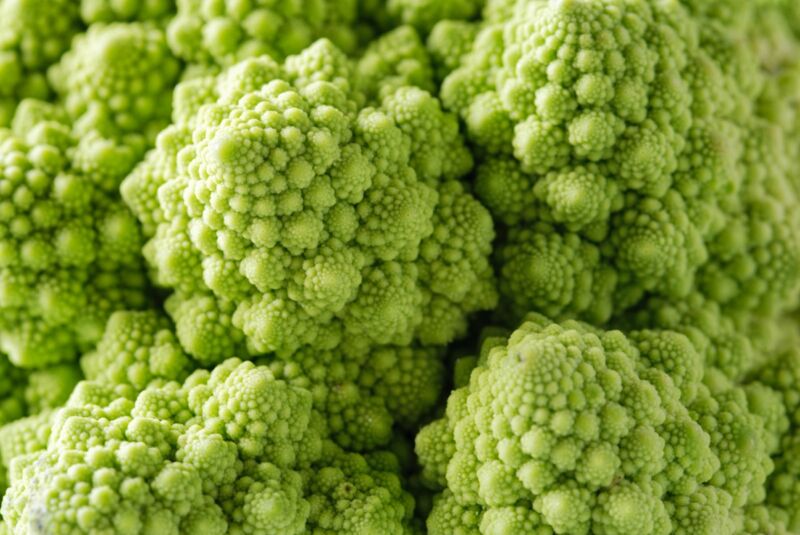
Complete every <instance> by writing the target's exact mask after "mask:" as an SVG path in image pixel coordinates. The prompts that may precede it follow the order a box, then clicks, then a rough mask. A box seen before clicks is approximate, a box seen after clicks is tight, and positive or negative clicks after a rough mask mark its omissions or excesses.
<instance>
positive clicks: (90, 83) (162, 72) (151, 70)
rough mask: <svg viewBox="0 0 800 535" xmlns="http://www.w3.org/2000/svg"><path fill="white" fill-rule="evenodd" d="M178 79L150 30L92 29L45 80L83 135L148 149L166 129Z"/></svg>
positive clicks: (154, 29)
mask: <svg viewBox="0 0 800 535" xmlns="http://www.w3.org/2000/svg"><path fill="white" fill-rule="evenodd" d="M179 74H180V63H179V62H178V60H177V59H175V58H174V57H173V56H172V54H171V52H170V50H169V48H168V47H167V42H166V36H165V34H164V32H163V30H161V29H160V28H159V27H158V26H157V25H156V24H154V23H149V22H134V23H110V24H102V23H98V24H93V25H92V26H90V27H89V29H88V31H87V32H86V33H83V34H80V35H79V36H78V37H76V39H75V41H74V43H73V45H72V47H71V48H70V49H69V51H68V52H67V53H66V54H64V56H63V57H62V58H61V61H59V62H58V63H57V64H56V65H54V66H53V67H52V68H51V69H50V72H49V80H50V82H51V83H52V84H53V87H54V88H55V90H56V92H57V93H58V95H59V97H60V98H61V100H62V101H63V103H64V107H65V109H66V110H67V112H68V113H69V115H70V117H72V118H73V119H74V120H76V121H78V124H79V125H80V126H81V127H82V128H83V129H86V130H91V129H95V128H96V129H99V130H100V131H102V132H103V133H104V134H105V135H109V136H120V137H122V136H125V137H127V138H129V137H132V136H133V135H136V136H141V137H143V138H144V140H145V141H146V142H147V143H148V144H152V142H153V141H154V140H155V137H156V135H157V134H158V132H159V131H160V130H161V129H162V128H164V127H165V126H166V125H167V124H168V123H169V117H170V105H171V101H172V89H173V87H174V86H175V84H176V83H177V80H178V75H179ZM126 141H127V140H126ZM128 142H129V143H130V141H128Z"/></svg>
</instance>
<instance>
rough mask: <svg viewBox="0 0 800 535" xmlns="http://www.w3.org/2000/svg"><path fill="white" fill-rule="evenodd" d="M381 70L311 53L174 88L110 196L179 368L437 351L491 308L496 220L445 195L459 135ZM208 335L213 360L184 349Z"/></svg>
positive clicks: (462, 166) (457, 158)
mask: <svg viewBox="0 0 800 535" xmlns="http://www.w3.org/2000/svg"><path fill="white" fill-rule="evenodd" d="M376 46H377V45H376ZM397 63H398V65H401V64H403V61H400V58H399V59H398V61H397ZM415 64H416V62H415ZM381 68H382V66H380V65H376V64H375V63H374V62H369V63H368V65H366V66H363V71H362V68H358V69H355V70H354V68H353V67H352V66H351V63H350V60H348V59H347V57H346V56H345V55H344V54H343V53H342V52H341V51H339V50H338V49H337V48H336V47H334V46H333V45H332V44H331V43H330V42H329V41H327V40H322V41H318V42H317V43H316V44H314V45H313V46H311V47H309V48H308V49H306V50H304V51H303V52H302V53H301V54H299V55H297V56H292V57H290V58H288V59H287V61H286V62H285V64H284V65H279V64H278V63H276V62H274V61H273V60H271V59H270V58H269V57H268V56H262V57H260V58H256V59H250V60H246V61H243V62H241V63H239V64H238V65H236V66H235V67H233V68H231V69H229V70H227V71H225V72H224V73H223V74H221V75H220V76H218V77H216V78H199V79H192V80H189V81H187V82H184V83H183V84H180V85H179V86H178V87H177V89H176V97H175V99H176V101H175V114H174V115H175V117H174V118H175V121H174V124H173V125H172V126H170V127H169V128H168V129H166V130H165V131H164V132H163V133H162V134H161V135H160V137H159V141H158V147H157V148H156V150H154V151H153V152H151V153H150V154H149V155H148V157H147V158H146V160H145V161H144V162H143V163H142V164H141V165H140V167H139V168H138V169H136V170H135V171H134V172H133V173H132V174H131V175H130V176H129V177H128V178H127V179H126V181H125V183H124V184H123V185H122V194H123V197H124V198H125V199H126V200H127V202H128V204H129V205H130V206H131V207H132V209H133V210H134V212H136V213H137V215H138V216H139V218H140V219H141V220H142V222H143V223H144V226H145V229H146V231H147V230H149V231H150V232H153V233H154V235H153V237H152V238H151V240H150V241H149V242H148V244H147V245H146V246H145V250H144V254H145V257H146V258H147V260H148V262H149V264H150V265H151V267H152V268H153V270H154V276H155V280H156V282H157V283H158V284H160V285H163V286H166V287H170V288H174V289H175V295H174V296H173V297H172V298H171V303H170V305H169V306H168V307H167V309H168V311H169V312H170V313H172V314H173V318H174V319H175V321H176V323H177V324H178V334H179V336H181V342H182V343H183V344H184V345H185V346H186V347H188V348H191V349H190V352H191V351H192V349H194V348H198V349H199V350H200V351H202V352H203V353H204V354H203V355H198V356H200V357H203V358H219V357H220V356H222V357H224V356H226V355H227V354H230V352H231V350H232V349H233V348H235V347H236V346H237V345H239V344H240V342H241V341H242V339H244V341H245V342H246V345H247V350H248V351H249V352H251V353H253V354H260V353H264V352H275V353H277V354H278V355H283V356H287V357H289V356H291V355H292V354H293V353H294V352H295V351H297V350H299V349H301V348H303V347H311V348H315V349H318V350H319V349H322V350H342V351H345V352H347V353H350V354H363V353H364V352H365V351H367V350H368V349H369V348H371V347H375V346H378V345H387V344H388V345H408V344H410V343H411V342H412V341H415V340H416V341H419V342H421V343H423V344H434V345H437V344H445V343H448V342H450V341H451V340H453V339H454V338H455V337H456V336H460V335H462V334H463V333H464V332H465V330H466V319H467V317H468V315H469V314H470V313H472V312H475V311H478V310H485V309H488V308H491V307H492V306H493V305H494V302H495V291H494V286H493V276H492V270H491V266H490V265H489V262H488V255H489V252H490V250H491V240H492V238H493V236H494V231H493V225H492V220H491V218H490V217H489V214H488V212H487V211H486V210H485V209H484V208H483V206H481V205H480V204H479V203H478V202H477V201H476V200H475V199H474V198H473V197H472V196H471V195H470V194H469V193H467V191H466V190H465V189H464V187H463V186H462V184H461V183H459V182H458V181H457V180H456V179H458V178H459V177H461V176H463V175H464V174H465V173H466V172H468V171H469V169H470V167H471V162H472V160H471V157H470V155H469V153H468V152H467V151H466V149H465V147H464V145H463V144H462V142H461V139H460V137H459V134H458V126H457V124H456V120H455V118H454V117H452V116H449V115H447V114H445V113H443V112H442V111H441V109H440V107H439V104H438V102H437V100H436V99H435V98H434V97H433V96H431V95H430V94H429V93H427V92H426V91H424V90H422V89H419V88H417V87H412V86H403V85H402V84H400V83H398V78H397V76H400V78H402V76H403V73H402V72H399V73H398V74H397V76H388V77H385V78H387V80H388V82H387V83H389V84H391V85H390V86H382V85H381V84H382V83H383V81H384V80H383V78H379V79H376V78H374V77H375V76H377V75H378V74H382V71H381ZM388 70H391V69H390V68H389V67H387V71H388ZM361 72H365V73H367V74H365V76H367V75H368V76H369V77H370V78H368V79H367V80H368V81H369V82H370V84H367V85H368V86H369V85H372V87H373V89H372V91H371V93H372V94H375V95H377V96H378V98H379V101H375V102H374V103H372V105H367V104H366V103H365V102H364V96H363V95H362V93H361V92H360V91H356V90H355V89H354V88H353V85H354V84H353V83H352V82H351V80H353V79H358V76H359V74H360V73H361ZM408 76H413V73H412V74H408ZM372 82H374V84H372ZM364 83H366V82H364ZM381 88H383V89H387V90H385V91H381ZM389 88H390V89H389ZM205 102H208V104H206V103H205ZM209 299H210V301H208V300H209ZM197 300H203V302H204V303H205V304H204V305H203V306H195V305H190V304H189V302H192V303H197V302H198V301H197ZM220 321H221V322H223V324H225V325H232V327H231V328H230V329H228V330H227V333H222V334H221V336H220V337H219V338H218V339H216V340H215V341H214V345H213V346H210V345H209V344H206V343H205V342H198V341H196V340H194V339H193V337H194V335H196V334H199V335H201V336H202V335H203V331H204V329H203V328H202V327H200V326H201V325H207V324H211V323H215V322H220ZM187 325H190V327H187V328H182V326H187ZM237 331H240V332H237ZM242 333H243V336H242ZM199 346H202V347H199Z"/></svg>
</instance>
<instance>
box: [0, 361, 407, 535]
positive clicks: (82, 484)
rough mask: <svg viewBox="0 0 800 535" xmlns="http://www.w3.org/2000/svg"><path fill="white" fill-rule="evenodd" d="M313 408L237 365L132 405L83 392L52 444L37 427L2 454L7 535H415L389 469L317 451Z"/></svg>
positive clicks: (61, 414) (324, 448) (124, 393)
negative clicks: (7, 471)
mask: <svg viewBox="0 0 800 535" xmlns="http://www.w3.org/2000/svg"><path fill="white" fill-rule="evenodd" d="M312 405H313V400H312V394H311V393H310V392H309V391H308V390H305V389H304V388H300V387H297V386H293V385H290V384H288V383H286V382H284V381H282V380H280V379H277V378H276V377H275V376H274V375H273V374H272V373H271V372H270V370H269V369H268V368H267V367H264V366H257V365H254V364H253V363H250V362H242V361H239V360H237V359H229V360H227V361H225V362H223V363H221V364H220V365H218V366H217V367H216V368H214V369H213V370H212V371H210V372H208V371H198V372H195V373H194V374H192V375H191V376H189V377H188V378H187V379H186V381H185V382H184V383H183V384H182V385H181V384H179V383H174V382H173V383H163V384H161V385H158V386H155V385H153V384H151V385H150V386H148V387H147V388H145V389H144V390H143V391H141V392H140V393H138V394H136V393H135V390H134V389H132V388H131V387H130V386H128V385H116V386H114V385H109V384H103V383H98V382H90V381H87V382H82V383H80V384H79V385H78V387H77V388H76V389H75V392H74V393H73V395H72V397H71V398H70V400H69V401H68V402H67V404H66V406H65V407H64V408H63V409H61V410H59V411H57V412H56V413H55V414H54V416H53V419H54V420H53V422H52V434H51V437H50V440H49V442H47V443H46V444H41V443H36V440H35V438H36V436H37V435H36V429H37V426H36V421H34V420H21V421H20V423H18V424H14V425H15V426H16V427H15V429H13V431H14V433H10V434H9V435H8V438H7V439H4V442H0V447H7V449H9V451H11V450H14V460H13V462H12V463H11V464H12V470H11V488H10V489H9V491H8V493H7V496H6V498H5V499H4V502H3V509H2V512H3V516H4V519H5V521H6V522H7V524H8V526H9V528H10V530H11V533H23V532H24V533H76V534H77V533H86V534H89V533H96V532H98V531H109V532H114V533H120V534H124V535H138V534H147V533H163V534H174V535H177V534H179V533H188V532H196V533H203V534H208V535H223V534H248V533H282V534H287V535H292V534H298V535H299V534H303V533H311V532H313V533H320V534H331V535H332V534H334V533H353V534H355V533H359V534H374V535H379V534H397V535H401V534H403V535H405V534H407V533H409V531H408V529H410V528H409V522H410V518H411V514H412V511H413V499H412V498H411V496H410V495H409V494H407V493H406V492H405V491H404V490H403V488H402V485H401V478H400V477H399V475H398V474H399V472H400V466H399V464H398V462H397V461H396V459H395V458H394V457H393V456H392V454H389V453H386V452H377V453H371V454H368V455H366V456H361V455H358V454H354V453H347V452H346V451H344V450H342V449H340V448H339V447H338V446H336V445H334V444H333V443H332V442H329V441H326V440H323V436H324V434H325V424H324V422H323V420H322V419H320V415H319V414H317V413H316V412H315V411H314V410H313V409H312ZM48 430H49V428H48ZM2 451H5V450H2Z"/></svg>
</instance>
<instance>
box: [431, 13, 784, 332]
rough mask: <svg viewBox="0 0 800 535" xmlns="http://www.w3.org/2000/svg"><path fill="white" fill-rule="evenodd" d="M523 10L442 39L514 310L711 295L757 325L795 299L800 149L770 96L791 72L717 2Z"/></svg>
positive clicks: (594, 317) (448, 100) (560, 312)
mask: <svg viewBox="0 0 800 535" xmlns="http://www.w3.org/2000/svg"><path fill="white" fill-rule="evenodd" d="M511 4H514V3H513V2H511V3H509V2H500V1H498V2H489V5H488V6H487V13H488V14H489V15H491V16H487V20H486V21H484V22H483V23H481V24H482V25H481V26H479V27H478V34H477V36H476V37H475V39H474V41H473V42H472V43H469V44H468V45H467V46H465V45H464V42H463V35H464V32H463V31H456V30H454V29H453V23H449V22H448V23H443V26H442V28H441V29H435V30H434V36H435V39H434V38H433V37H432V39H431V40H430V45H431V47H432V49H433V50H434V55H435V56H436V57H439V58H443V59H444V60H445V63H443V64H442V65H441V66H440V68H442V69H444V70H445V71H447V70H448V69H450V70H451V72H450V73H449V75H448V76H447V77H446V78H445V79H444V81H443V84H442V89H441V97H442V101H443V103H444V105H445V107H446V108H449V109H452V110H455V111H457V112H458V113H459V114H460V116H461V117H462V119H463V121H464V124H465V127H466V130H467V133H468V137H469V138H470V141H471V142H472V144H473V146H474V149H475V152H476V154H477V155H478V169H477V176H476V182H475V188H476V191H477V193H478V196H479V197H480V199H481V200H483V201H484V202H485V203H486V205H487V207H488V208H489V209H490V210H491V211H492V214H493V215H494V216H495V217H496V218H497V219H498V220H500V221H502V222H504V223H505V224H506V225H507V226H508V227H509V231H508V233H507V237H506V238H505V239H504V240H502V241H501V242H500V243H499V244H498V247H497V253H496V258H497V262H498V269H499V271H500V273H499V275H500V291H501V294H502V296H503V301H504V303H503V310H504V312H506V313H507V314H508V315H509V316H510V317H512V318H518V317H520V316H522V315H524V314H525V313H526V312H528V311H529V310H538V311H542V312H545V313H547V314H548V315H551V316H554V317H576V316H577V317H581V318H585V319H587V320H590V321H592V322H595V323H603V322H606V321H608V320H609V319H611V318H612V317H614V316H621V315H623V314H624V313H625V311H626V310H628V309H630V308H632V307H634V306H636V305H637V304H639V303H641V302H643V301H646V300H647V299H648V297H650V296H657V297H659V298H664V299H667V300H678V301H680V300H681V299H683V298H684V297H685V296H686V295H688V294H690V293H692V292H700V293H701V294H703V295H704V296H706V297H707V298H708V299H710V300H712V301H714V302H716V303H718V304H719V305H720V306H721V307H722V309H723V310H724V312H726V313H728V314H730V315H732V316H733V317H734V318H735V319H737V320H739V321H740V323H741V325H740V327H742V328H746V327H747V325H746V324H747V323H748V320H749V319H750V318H751V317H752V314H750V312H751V311H755V312H758V313H759V314H775V313H780V312H782V311H783V310H786V309H788V308H791V307H792V306H794V305H795V304H796V301H797V288H798V276H797V275H798V270H797V269H796V266H797V259H798V246H797V240H796V236H797V233H798V232H797V230H798V222H797V216H796V211H795V210H793V209H792V207H793V206H795V205H796V202H797V199H796V191H795V184H794V183H793V179H794V176H792V174H796V171H795V170H794V169H792V162H791V161H790V160H787V158H786V156H787V154H786V152H785V148H784V147H785V145H786V144H793V143H795V141H794V140H793V139H787V138H788V137H789V136H788V133H787V132H785V131H784V130H783V128H782V125H781V123H780V122H777V121H773V117H770V116H769V115H767V114H764V113H761V111H760V110H759V109H758V106H756V105H755V103H756V102H758V99H759V97H760V95H761V94H762V92H763V91H764V89H765V87H769V85H770V80H769V79H770V78H771V77H775V75H776V73H774V72H761V71H760V70H759V58H758V57H757V56H756V54H755V53H754V52H753V49H754V47H750V46H747V44H748V43H747V38H748V36H747V35H746V34H745V33H744V32H743V31H739V30H737V28H736V27H735V25H734V24H732V23H731V24H728V23H726V21H725V20H722V19H721V18H720V17H718V16H717V15H716V14H715V11H714V9H713V8H711V7H710V6H712V5H715V3H706V2H687V4H690V5H689V6H683V5H681V4H680V3H678V2H655V1H648V0H642V1H636V2H623V1H619V2H617V1H608V2H581V1H574V2H517V3H516V4H514V5H513V6H511V7H510V5H511ZM740 7H741V6H739V4H736V5H735V9H736V10H739V8H740ZM721 11H723V12H728V13H731V11H726V10H721ZM740 11H742V12H745V13H746V12H747V11H748V8H747V7H742V8H741V10H740ZM733 13H736V12H735V11H733ZM746 16H747V15H744V14H742V15H741V17H742V18H745V17H746ZM745 20H747V19H746V18H745ZM454 56H455V57H456V58H458V57H460V60H458V61H457V62H456V63H453V60H452V58H453V57H454ZM447 61H449V62H450V65H449V66H448V65H447V64H446V62H447ZM778 75H779V76H780V74H778ZM795 137H796V136H795Z"/></svg>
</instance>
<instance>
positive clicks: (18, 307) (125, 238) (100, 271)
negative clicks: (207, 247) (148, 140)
mask: <svg viewBox="0 0 800 535" xmlns="http://www.w3.org/2000/svg"><path fill="white" fill-rule="evenodd" d="M139 152H140V151H139ZM136 159H137V150H136V145H126V144H123V143H120V142H118V141H116V140H114V139H110V138H105V137H103V136H102V135H101V134H99V133H98V132H96V131H93V132H92V133H89V134H87V135H84V136H81V137H79V136H78V134H76V133H74V132H73V131H72V130H71V123H70V122H69V121H68V120H67V119H66V118H65V117H64V115H63V113H62V112H61V110H60V109H59V108H57V107H54V106H52V105H50V104H47V103H44V102H41V101H33V100H29V101H25V102H24V103H23V104H22V106H21V107H20V109H19V110H18V112H17V114H16V116H15V119H14V124H13V128H12V129H11V130H6V131H3V132H1V133H0V222H1V223H2V224H0V287H1V288H2V292H0V348H1V349H2V351H3V352H5V353H6V354H7V355H8V358H9V359H10V360H11V362H12V363H13V364H14V365H16V366H19V367H23V368H42V367H46V366H49V365H52V364H55V363H59V362H67V361H70V360H74V359H75V358H76V357H77V355H78V354H79V352H80V351H85V350H86V349H88V348H89V347H91V346H92V345H93V344H94V343H95V342H96V341H97V340H98V339H99V338H100V336H101V334H102V332H103V327H104V325H105V322H106V319H107V318H108V315H109V314H111V312H113V311H114V310H115V309H117V308H128V307H140V306H143V305H144V304H145V302H146V299H147V298H146V293H145V287H146V280H145V278H146V277H145V272H144V266H143V263H142V262H141V256H140V253H139V250H140V248H141V246H142V235H141V232H140V230H139V228H138V225H137V224H136V219H135V218H134V216H133V214H131V212H130V211H129V210H128V209H127V208H126V206H125V205H124V204H123V203H122V202H121V200H120V198H119V194H118V192H117V188H118V186H119V182H120V181H121V180H122V178H123V177H124V176H125V174H126V173H127V172H128V171H129V170H130V169H131V168H132V166H133V165H134V164H135V162H136Z"/></svg>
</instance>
